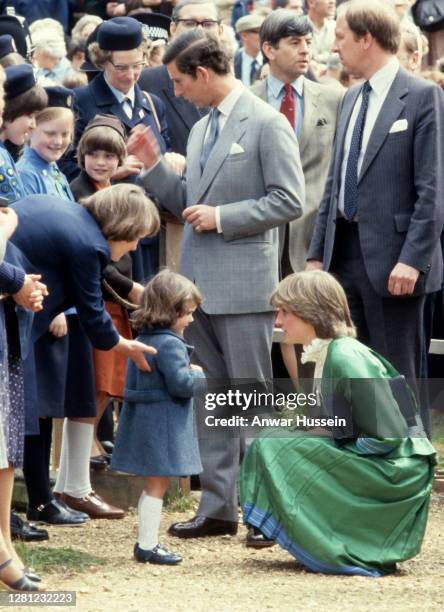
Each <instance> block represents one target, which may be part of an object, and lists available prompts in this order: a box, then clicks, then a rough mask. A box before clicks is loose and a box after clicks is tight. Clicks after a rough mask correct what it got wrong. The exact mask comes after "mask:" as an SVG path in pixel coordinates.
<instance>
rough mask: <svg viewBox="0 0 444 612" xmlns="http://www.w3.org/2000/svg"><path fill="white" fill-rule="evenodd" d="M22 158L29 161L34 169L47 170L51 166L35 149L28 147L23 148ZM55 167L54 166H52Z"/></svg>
mask: <svg viewBox="0 0 444 612" xmlns="http://www.w3.org/2000/svg"><path fill="white" fill-rule="evenodd" d="M23 158H24V159H27V160H30V161H31V162H32V164H33V166H34V167H35V168H49V167H50V166H51V165H52V164H50V163H49V162H47V161H46V159H43V157H41V156H40V155H39V154H38V153H37V151H36V150H35V149H32V148H31V147H30V146H27V147H25V150H24V151H23ZM53 165H55V164H53Z"/></svg>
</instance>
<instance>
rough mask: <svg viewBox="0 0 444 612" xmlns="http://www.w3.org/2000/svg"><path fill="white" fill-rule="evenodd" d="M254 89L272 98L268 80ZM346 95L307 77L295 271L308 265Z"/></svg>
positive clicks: (293, 229) (293, 238)
mask: <svg viewBox="0 0 444 612" xmlns="http://www.w3.org/2000/svg"><path fill="white" fill-rule="evenodd" d="M250 89H251V91H252V92H253V93H254V94H256V95H257V96H259V98H261V99H262V100H265V102H267V101H268V97H267V79H264V80H262V81H257V82H256V83H255V84H254V85H253V86H252V87H251V88H250ZM342 96H343V92H342V91H341V90H340V89H339V88H338V87H334V86H330V85H321V84H320V83H315V82H314V81H310V80H309V79H304V121H303V124H302V132H301V136H300V139H299V150H300V154H301V162H302V170H303V172H304V178H305V206H304V214H303V215H302V217H300V218H299V219H296V220H294V221H292V222H291V223H290V234H289V243H288V247H289V256H290V263H291V267H292V268H293V270H294V271H295V272H297V271H299V270H303V269H304V268H305V263H306V261H305V260H306V258H307V251H308V247H309V246H310V241H311V238H312V236H313V230H314V225H315V221H316V216H317V213H318V209H319V204H320V202H321V200H322V194H323V193H324V187H325V181H326V178H327V173H328V167H329V165H330V158H331V151H332V147H333V140H334V136H335V130H336V120H337V116H338V109H339V105H340V102H341V99H342ZM281 238H283V232H282V236H281ZM282 242H283V241H282ZM282 246H283V245H282Z"/></svg>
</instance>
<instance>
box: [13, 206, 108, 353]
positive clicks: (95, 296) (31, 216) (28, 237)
mask: <svg viewBox="0 0 444 612" xmlns="http://www.w3.org/2000/svg"><path fill="white" fill-rule="evenodd" d="M12 208H14V210H15V212H16V213H17V215H18V217H19V224H18V227H17V229H16V231H15V233H14V235H13V236H12V238H11V241H10V242H12V243H13V244H14V245H15V247H17V248H18V249H20V253H21V254H22V255H21V257H22V265H23V268H24V269H25V270H26V271H27V272H38V273H39V274H41V275H42V281H43V282H44V283H46V285H47V286H48V290H49V295H48V297H46V298H45V301H44V309H43V310H42V311H41V312H39V313H37V314H35V315H34V322H33V325H32V335H31V340H32V341H35V340H37V339H38V338H39V337H40V336H42V335H43V334H44V333H45V332H46V331H47V330H48V327H49V324H50V323H51V321H52V319H53V318H54V317H55V316H56V315H57V314H59V313H61V312H63V311H64V310H66V309H67V308H69V307H71V306H75V307H76V308H77V313H78V316H79V318H80V322H81V324H82V326H83V328H84V329H85V332H86V333H87V335H88V337H89V339H90V340H91V343H92V344H93V345H94V346H95V347H96V348H99V349H102V350H109V349H111V348H113V347H114V346H115V345H116V344H117V342H118V341H119V334H118V333H117V331H116V329H115V327H114V325H113V323H112V321H111V317H110V316H109V314H108V313H107V312H106V310H105V308H104V304H103V300H102V288H101V280H102V275H103V271H104V269H105V267H106V265H107V264H108V263H109V261H110V250H109V247H108V243H107V241H106V239H105V237H104V236H103V234H102V232H101V231H100V228H99V226H98V225H97V223H96V221H95V220H94V219H93V217H92V216H91V215H90V214H89V213H88V212H87V211H86V210H85V209H84V208H82V207H81V206H79V205H78V204H76V203H67V202H66V201H65V200H61V199H59V198H56V197H53V196H48V195H32V196H27V197H26V198H23V199H21V200H19V201H18V202H15V203H14V204H13V206H12ZM17 248H16V249H12V250H9V247H8V251H7V253H6V257H5V259H6V260H8V261H11V263H16V262H17V261H18V260H19V259H20V253H19V252H18V250H17ZM23 255H24V257H23ZM29 262H31V264H32V265H31V264H30V263H29ZM25 352H26V351H25Z"/></svg>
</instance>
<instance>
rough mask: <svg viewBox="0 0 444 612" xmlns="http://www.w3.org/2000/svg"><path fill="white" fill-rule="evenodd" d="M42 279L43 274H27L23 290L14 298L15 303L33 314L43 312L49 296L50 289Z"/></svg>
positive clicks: (15, 294)
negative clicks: (45, 301) (45, 300)
mask: <svg viewBox="0 0 444 612" xmlns="http://www.w3.org/2000/svg"><path fill="white" fill-rule="evenodd" d="M41 278H42V276H41V274H25V282H24V283H23V286H22V288H21V289H20V291H17V293H14V295H13V296H12V297H13V299H14V301H15V303H16V304H18V305H19V306H22V307H23V308H27V309H28V310H32V312H39V310H42V309H43V299H44V298H45V297H46V296H47V295H48V288H47V287H46V285H45V284H44V283H41V282H40V279H41Z"/></svg>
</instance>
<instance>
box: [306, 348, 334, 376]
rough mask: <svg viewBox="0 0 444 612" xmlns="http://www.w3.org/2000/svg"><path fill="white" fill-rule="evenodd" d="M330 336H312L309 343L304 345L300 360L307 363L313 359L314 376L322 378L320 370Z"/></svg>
mask: <svg viewBox="0 0 444 612" xmlns="http://www.w3.org/2000/svg"><path fill="white" fill-rule="evenodd" d="M331 341H332V338H327V339H322V338H314V340H312V341H311V342H310V344H307V345H304V350H303V353H302V355H301V362H302V363H307V362H309V361H313V362H314V363H315V364H316V365H315V371H314V378H315V380H316V379H318V380H319V379H321V378H322V370H323V369H324V363H325V360H326V359H327V352H328V347H329V346H330V342H331Z"/></svg>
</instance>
